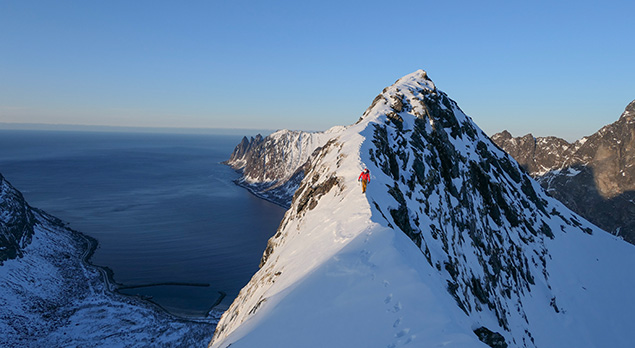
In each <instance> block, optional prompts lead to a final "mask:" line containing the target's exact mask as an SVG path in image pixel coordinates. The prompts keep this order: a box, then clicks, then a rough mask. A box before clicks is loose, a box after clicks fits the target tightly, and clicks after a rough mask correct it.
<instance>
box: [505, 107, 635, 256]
mask: <svg viewBox="0 0 635 348" xmlns="http://www.w3.org/2000/svg"><path fill="white" fill-rule="evenodd" d="M492 140H493V141H494V142H495V143H496V144H497V145H498V146H499V147H501V148H502V149H503V150H505V151H506V152H508V153H509V154H510V155H511V156H512V157H514V158H515V159H516V160H517V161H518V162H519V163H520V164H521V165H522V166H523V167H524V168H525V169H526V170H527V171H528V172H529V173H530V175H532V176H533V177H534V178H535V179H537V180H538V181H539V182H540V184H541V185H542V186H543V187H544V188H545V189H547V191H548V192H549V193H550V194H551V195H552V196H553V197H555V198H557V199H558V200H560V201H561V202H562V203H564V204H565V205H566V206H567V207H568V208H570V209H571V210H573V211H575V212H576V213H578V214H580V215H582V216H583V217H585V218H586V219H588V220H589V221H591V222H593V223H594V224H596V225H597V226H599V227H601V228H602V229H604V230H606V231H609V232H611V233H613V234H615V235H619V236H621V237H623V238H624V239H625V240H627V241H629V242H631V243H634V244H635V101H633V102H631V103H630V104H629V105H628V106H627V107H626V110H625V111H624V113H623V114H622V116H621V117H620V118H619V120H617V121H616V122H614V123H612V124H610V125H607V126H605V127H603V128H602V129H600V130H599V131H598V132H596V133H595V134H593V135H591V136H589V137H585V138H583V139H580V140H578V141H576V142H574V143H573V144H569V143H567V142H566V141H565V140H563V139H559V138H555V137H545V138H534V137H533V136H532V135H531V134H528V135H525V136H523V137H517V138H513V137H512V136H511V134H509V132H507V131H503V132H501V133H497V134H495V135H494V136H492Z"/></svg>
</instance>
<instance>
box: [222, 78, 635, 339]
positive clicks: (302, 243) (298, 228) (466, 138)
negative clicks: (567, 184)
mask: <svg viewBox="0 0 635 348" xmlns="http://www.w3.org/2000/svg"><path fill="white" fill-rule="evenodd" d="M556 159H557V158H556ZM556 159H554V162H555V161H556ZM229 163H230V164H232V165H233V166H234V167H235V168H238V169H239V170H241V171H242V172H243V175H244V176H243V179H242V181H241V184H243V185H245V186H247V187H249V188H250V189H251V190H253V191H254V192H256V193H257V194H259V195H261V196H263V197H267V195H269V196H268V197H269V199H273V200H278V202H283V203H284V204H285V205H287V206H289V210H288V211H287V212H286V214H285V217H284V218H283V220H282V222H281V224H280V227H279V228H278V231H277V232H276V234H275V235H274V236H273V237H272V238H271V239H270V240H269V242H268V245H267V247H266V250H265V251H264V254H263V257H262V261H261V268H260V270H259V271H258V272H257V273H256V274H255V275H254V277H253V278H252V279H251V281H250V282H249V284H247V285H246V286H245V287H244V288H243V289H242V290H241V292H240V294H239V296H238V297H237V298H236V299H235V301H234V302H233V303H232V305H231V306H230V308H229V309H228V310H227V311H226V312H225V313H224V314H223V317H222V319H221V321H220V322H219V325H218V327H217V329H216V332H215V334H214V338H213V340H212V342H211V343H210V347H213V348H227V347H231V348H241V347H260V348H266V347H308V348H311V347H388V348H397V347H437V346H444V347H487V346H490V347H589V348H590V347H623V348H626V347H631V346H632V343H633V342H635V332H634V331H633V330H632V329H631V323H632V322H633V320H634V319H635V315H634V314H633V313H635V302H634V301H632V299H631V297H632V296H631V290H632V288H633V287H635V274H633V273H632V272H630V271H629V270H630V269H632V268H633V266H635V247H634V246H633V245H630V244H628V243H626V242H624V241H623V240H621V239H619V238H616V237H615V236H612V235H610V234H608V233H606V232H605V231H603V230H601V229H599V228H598V227H596V226H594V225H593V224H591V223H589V222H588V221H586V220H585V219H584V218H582V217H580V216H579V215H578V214H576V213H574V212H572V211H571V210H569V209H568V208H567V207H565V206H564V205H563V204H562V203H561V202H559V201H558V200H556V199H554V198H552V197H550V196H549V195H548V194H546V193H545V191H544V190H543V189H542V187H541V186H540V185H539V184H538V183H537V182H536V181H534V180H533V179H532V178H531V177H530V176H529V175H528V174H527V173H526V172H525V170H523V169H522V168H521V167H520V165H519V164H518V163H517V162H516V161H515V160H514V159H513V158H512V157H511V156H509V155H508V154H507V153H505V152H504V151H502V150H501V149H500V148H499V147H498V146H496V145H495V144H494V143H493V142H492V141H491V139H490V138H489V137H488V136H487V135H485V133H483V131H482V130H480V129H479V128H478V127H477V126H476V125H475V124H474V122H473V121H472V120H471V119H470V118H469V117H468V116H466V115H465V114H464V113H463V111H461V109H460V108H459V107H458V105H457V103H456V102H454V101H453V100H452V99H450V98H449V97H448V96H447V95H446V94H445V93H443V92H442V91H440V90H439V89H437V87H436V86H435V84H434V83H433V82H432V81H431V80H430V78H429V77H428V76H427V74H426V72H425V71H422V70H419V71H416V72H414V73H412V74H409V75H406V76H404V77H403V78H401V79H399V80H398V81H397V82H395V84H393V85H392V86H389V87H387V88H385V89H384V90H383V91H382V92H381V93H380V94H379V95H378V96H377V97H376V98H375V99H374V101H373V102H372V103H371V105H370V107H369V108H368V109H367V110H366V111H365V112H364V113H363V115H362V117H361V118H360V119H359V121H358V122H357V123H355V124H353V125H350V126H347V127H335V128H333V129H331V130H329V131H328V132H324V133H313V134H307V133H295V132H289V131H281V132H277V133H274V134H272V135H271V136H269V137H265V138H263V137H256V138H252V139H247V138H245V139H243V141H242V142H241V144H239V146H238V147H237V148H236V151H234V154H233V155H232V158H231V159H230V161H229ZM364 168H368V169H370V173H371V182H370V184H369V187H368V190H367V191H366V193H365V194H363V193H362V192H361V188H360V187H359V185H358V183H357V177H358V175H359V173H360V172H361V171H362V169H364ZM280 188H283V189H280ZM291 192H294V193H293V196H292V198H291V199H290V200H289V197H290V194H291ZM610 192H615V191H610Z"/></svg>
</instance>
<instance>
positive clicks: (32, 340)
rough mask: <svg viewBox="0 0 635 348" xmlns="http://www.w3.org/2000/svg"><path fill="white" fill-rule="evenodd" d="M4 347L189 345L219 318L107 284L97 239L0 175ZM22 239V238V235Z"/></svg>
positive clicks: (0, 310)
mask: <svg viewBox="0 0 635 348" xmlns="http://www.w3.org/2000/svg"><path fill="white" fill-rule="evenodd" d="M0 237H2V239H0V251H5V250H9V251H10V252H8V253H7V255H8V257H7V258H5V259H4V262H2V263H0V284H1V287H0V332H1V333H2V338H1V339H0V346H1V347H191V346H197V345H201V344H205V342H207V341H209V339H210V338H211V334H210V331H211V330H213V328H214V322H215V319H213V318H209V319H200V320H184V319H180V318H176V317H174V316H172V315H170V314H168V313H166V312H164V311H163V310H161V309H159V308H158V307H156V306H154V305H151V304H149V303H147V302H145V301H141V300H139V299H136V298H132V297H128V296H123V295H119V294H117V293H115V292H112V291H110V290H109V289H108V286H110V284H107V283H106V282H105V281H104V280H105V279H106V277H105V275H104V274H103V273H104V270H103V269H100V268H96V267H94V266H92V265H90V264H88V263H86V262H84V259H85V258H87V257H88V256H89V254H90V252H91V249H90V244H91V242H90V241H89V240H88V239H87V238H86V237H84V236H82V235H81V234H79V233H77V232H75V231H72V230H70V229H68V228H66V227H64V225H63V224H62V223H61V221H59V220H58V219H56V218H54V217H52V216H50V215H48V214H46V213H44V212H42V211H40V210H37V209H34V208H31V207H30V206H29V205H28V204H27V203H26V202H25V201H24V198H23V196H22V194H21V193H20V192H19V191H18V190H16V189H15V188H14V187H13V186H11V184H9V182H7V181H6V180H5V179H4V178H3V177H2V175H0ZM16 241H17V242H16Z"/></svg>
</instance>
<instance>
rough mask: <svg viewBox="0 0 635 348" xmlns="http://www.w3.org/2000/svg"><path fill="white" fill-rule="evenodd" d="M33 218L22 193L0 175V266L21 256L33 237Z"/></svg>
mask: <svg viewBox="0 0 635 348" xmlns="http://www.w3.org/2000/svg"><path fill="white" fill-rule="evenodd" d="M34 224H35V217H34V216H33V212H32V211H31V208H30V207H29V205H28V204H27V203H26V202H25V201H24V197H23V196H22V193H20V192H19V191H18V190H16V189H15V188H14V187H13V186H11V184H10V183H9V182H8V181H7V180H5V178H4V177H3V176H2V174H0V265H2V262H3V261H6V260H8V259H14V258H16V257H20V256H22V249H24V247H26V246H27V245H28V244H29V243H30V242H31V238H32V236H33V226H34Z"/></svg>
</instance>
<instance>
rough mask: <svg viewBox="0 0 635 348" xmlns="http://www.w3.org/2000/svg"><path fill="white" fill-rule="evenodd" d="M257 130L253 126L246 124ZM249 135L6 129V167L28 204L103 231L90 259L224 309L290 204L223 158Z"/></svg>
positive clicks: (83, 228)
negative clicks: (244, 180) (262, 191)
mask: <svg viewBox="0 0 635 348" xmlns="http://www.w3.org/2000/svg"><path fill="white" fill-rule="evenodd" d="M246 135H249V134H246ZM240 139H241V136H236V135H193V134H156V133H139V134H136V133H114V132H113V133H106V132H104V133H100V132H65V131H18V130H0V173H2V174H3V175H4V176H5V177H6V178H7V180H9V182H11V183H12V184H13V186H15V187H16V188H17V189H18V190H20V191H21V192H22V193H23V194H24V196H25V198H26V199H27V201H28V202H29V204H30V205H32V206H34V207H37V208H41V209H43V210H45V211H47V212H48V213H50V214H52V215H54V216H56V217H58V218H60V219H62V220H64V221H65V222H67V223H68V224H69V226H70V227H71V228H73V229H75V230H78V231H80V232H82V233H84V234H87V235H89V236H92V237H94V238H96V239H97V240H98V241H99V247H98V249H97V250H96V252H95V254H94V256H93V258H92V262H93V263H95V264H97V265H100V266H107V267H109V268H110V269H112V270H113V271H114V279H115V281H117V282H118V283H121V284H123V285H124V286H135V285H145V284H153V283H166V282H177V283H202V284H209V285H210V286H209V287H197V286H180V285H163V286H150V287H142V288H134V289H128V290H122V292H124V293H129V294H139V295H142V296H147V297H152V300H153V301H155V302H156V303H158V304H160V305H161V306H163V307H164V308H166V309H167V310H169V311H171V312H173V313H175V314H179V315H186V316H198V315H204V314H205V313H206V312H207V311H208V310H209V308H210V306H212V305H213V304H214V303H215V302H216V300H217V299H218V298H219V292H224V293H226V294H227V296H226V297H225V298H224V300H223V301H222V303H221V304H220V305H219V307H218V309H221V310H222V309H226V308H227V307H228V306H229V304H231V302H232V300H233V299H234V298H235V297H236V296H237V295H238V292H239V291H240V289H241V288H242V287H243V286H244V285H245V284H247V282H248V281H249V279H250V278H251V276H252V275H253V274H254V273H255V272H256V271H257V270H258V263H259V260H260V257H261V256H262V252H263V251H264V249H265V246H266V243H267V240H268V239H269V237H271V236H272V235H273V234H274V233H275V231H276V228H277V227H278V224H279V223H280V220H281V219H282V216H283V215H284V209H283V208H281V207H279V206H277V205H275V204H272V203H269V202H267V201H264V200H262V199H259V198H257V197H255V196H253V195H252V194H250V193H249V192H248V191H247V190H245V189H243V188H240V187H238V186H236V185H235V184H234V183H233V182H232V181H233V180H234V179H236V178H238V174H237V173H236V172H234V171H233V170H232V169H231V168H229V167H227V166H225V165H223V164H221V163H220V162H221V161H224V160H226V159H228V158H229V155H230V154H231V152H232V150H233V148H234V146H235V145H236V144H238V142H239V141H240Z"/></svg>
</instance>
